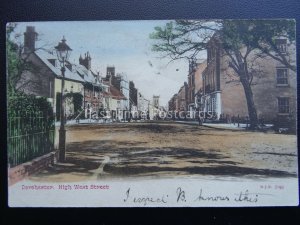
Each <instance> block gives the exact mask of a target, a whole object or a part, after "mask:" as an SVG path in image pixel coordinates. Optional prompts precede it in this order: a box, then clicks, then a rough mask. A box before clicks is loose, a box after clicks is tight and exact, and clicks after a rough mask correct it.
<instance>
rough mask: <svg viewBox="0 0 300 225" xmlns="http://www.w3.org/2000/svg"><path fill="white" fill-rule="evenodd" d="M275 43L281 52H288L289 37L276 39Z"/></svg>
mask: <svg viewBox="0 0 300 225" xmlns="http://www.w3.org/2000/svg"><path fill="white" fill-rule="evenodd" d="M275 44H276V47H277V49H278V50H279V52H280V53H286V52H287V48H286V47H287V39H276V40H275Z"/></svg>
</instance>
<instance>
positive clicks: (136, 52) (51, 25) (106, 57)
mask: <svg viewBox="0 0 300 225" xmlns="http://www.w3.org/2000/svg"><path fill="white" fill-rule="evenodd" d="M166 22H167V21H162V20H160V21H91V22H85V21H80V22H24V23H18V26H17V28H16V32H17V33H20V34H23V33H24V32H25V30H26V26H35V29H36V32H38V33H39V37H38V39H39V40H38V42H37V44H36V46H37V47H40V46H44V45H45V44H46V48H49V49H51V48H53V46H56V45H57V43H58V42H59V41H60V40H61V39H62V37H63V35H64V36H65V38H66V40H67V43H68V45H69V46H70V47H71V48H72V49H73V51H72V54H71V58H70V61H72V62H76V63H78V58H79V56H80V54H82V55H84V53H85V52H87V51H89V53H90V55H91V57H92V69H93V70H94V71H99V72H100V74H101V75H102V76H104V75H105V73H106V66H107V65H114V66H115V67H116V72H117V73H122V72H123V73H125V74H127V77H128V79H129V80H133V81H134V82H135V84H136V86H137V88H138V89H139V91H140V92H141V93H142V94H143V95H144V96H145V97H146V98H148V99H152V95H160V96H161V102H160V103H161V105H166V104H167V102H168V100H169V99H170V98H171V97H172V95H173V94H175V93H176V92H177V91H178V90H179V88H180V87H181V86H182V85H183V82H184V81H187V74H188V62H187V61H185V60H180V61H176V62H172V63H170V64H168V62H169V61H170V59H159V58H158V56H159V55H158V54H157V53H154V52H152V51H151V45H152V43H153V40H151V39H149V34H150V33H151V32H153V30H154V27H155V26H161V25H164V24H165V23H166ZM20 41H21V42H22V41H23V35H22V36H21V37H20ZM149 62H151V64H152V66H151V65H150V63H149ZM176 69H178V71H176ZM158 73H160V74H158Z"/></svg>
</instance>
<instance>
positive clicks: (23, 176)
mask: <svg viewBox="0 0 300 225" xmlns="http://www.w3.org/2000/svg"><path fill="white" fill-rule="evenodd" d="M6 56H7V112H8V113H7V128H8V130H7V143H8V146H7V155H8V158H7V168H8V193H9V196H8V201H9V202H8V203H9V206H10V207H207V206H209V207H220V206H226V207H236V206H242V207H243V206H247V207H254V206H296V205H298V203H299V196H298V152H297V136H296V130H297V126H296V118H297V76H296V37H295V20H293V19H280V20H279V19H274V20H259V19H255V20H218V19H214V20H213V19H212V20H149V21H90V22H89V21H85V22H83V21H77V22H76V21H73V22H17V23H13V22H12V23H7V26H6Z"/></svg>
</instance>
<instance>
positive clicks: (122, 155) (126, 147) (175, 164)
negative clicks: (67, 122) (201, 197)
mask: <svg viewBox="0 0 300 225" xmlns="http://www.w3.org/2000/svg"><path fill="white" fill-rule="evenodd" d="M144 144H146V142H136V141H134V142H130V141H125V142H124V141H119V142H118V141H116V140H100V141H84V142H73V143H70V144H68V146H67V149H68V150H67V163H66V164H58V165H55V166H54V167H52V168H49V169H47V170H46V171H43V173H42V174H41V175H55V174H60V173H67V174H72V175H81V176H85V177H89V176H92V175H93V173H94V170H96V169H97V168H98V167H99V166H100V165H101V163H102V162H103V160H104V157H105V156H108V157H109V159H110V160H109V162H108V163H107V164H105V166H104V168H103V171H104V175H103V176H117V177H126V176H155V175H168V176H173V175H174V176H176V175H226V176H246V175H259V176H272V177H293V176H296V175H295V174H292V173H288V172H285V171H278V170H270V169H260V168H248V167H243V165H242V164H241V163H240V162H235V161H231V160H229V158H228V157H227V156H225V155H223V154H222V153H221V152H220V151H217V150H214V149H211V150H208V151H207V150H205V151H204V150H202V149H191V148H174V147H168V148H145V147H143V145H144Z"/></svg>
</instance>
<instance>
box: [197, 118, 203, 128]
mask: <svg viewBox="0 0 300 225" xmlns="http://www.w3.org/2000/svg"><path fill="white" fill-rule="evenodd" d="M198 123H199V126H201V125H202V124H203V120H202V118H201V116H198Z"/></svg>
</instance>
